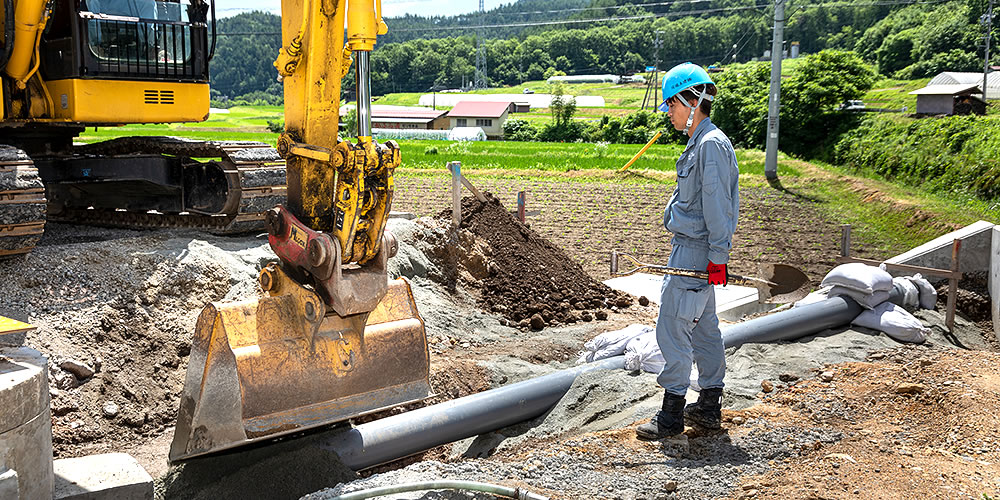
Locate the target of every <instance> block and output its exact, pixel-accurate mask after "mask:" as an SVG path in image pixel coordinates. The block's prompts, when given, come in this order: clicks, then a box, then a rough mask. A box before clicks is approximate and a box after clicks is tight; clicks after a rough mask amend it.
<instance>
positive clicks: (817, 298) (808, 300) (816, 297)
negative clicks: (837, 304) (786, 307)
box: [792, 286, 833, 308]
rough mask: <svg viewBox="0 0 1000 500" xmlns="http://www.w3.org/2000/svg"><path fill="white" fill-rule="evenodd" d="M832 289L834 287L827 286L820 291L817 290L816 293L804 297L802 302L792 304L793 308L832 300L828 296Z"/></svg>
mask: <svg viewBox="0 0 1000 500" xmlns="http://www.w3.org/2000/svg"><path fill="white" fill-rule="evenodd" d="M831 288H833V287H830V286H825V287H822V288H820V289H819V290H816V291H815V292H811V293H810V294H809V295H806V296H805V297H803V298H802V300H799V301H798V302H796V303H794V304H792V307H793V308H794V307H802V306H807V305H809V304H815V303H817V302H822V301H824V300H826V299H828V298H830V297H829V296H828V295H827V294H828V293H829V292H830V289H831Z"/></svg>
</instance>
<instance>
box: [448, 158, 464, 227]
mask: <svg viewBox="0 0 1000 500" xmlns="http://www.w3.org/2000/svg"><path fill="white" fill-rule="evenodd" d="M448 170H450V171H451V221H452V223H453V224H454V225H455V227H458V226H460V225H461V224H462V162H460V161H453V162H449V163H448Z"/></svg>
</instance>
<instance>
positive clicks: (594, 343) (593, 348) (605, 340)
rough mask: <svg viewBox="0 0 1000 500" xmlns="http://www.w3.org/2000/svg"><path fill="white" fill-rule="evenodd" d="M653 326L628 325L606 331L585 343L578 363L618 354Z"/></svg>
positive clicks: (651, 329)
mask: <svg viewBox="0 0 1000 500" xmlns="http://www.w3.org/2000/svg"><path fill="white" fill-rule="evenodd" d="M653 329H654V328H653V327H651V326H647V325H639V324H634V325H628V326H626V327H625V328H622V329H621V330H612V331H610V332H604V333H602V334H600V335H598V336H596V337H594V338H592V339H590V340H588V341H587V343H585V344H583V347H584V349H585V350H584V351H582V352H580V358H579V359H577V360H576V362H577V363H590V362H592V361H597V360H601V359H606V358H610V357H611V356H618V355H619V354H621V353H623V352H625V345H626V344H628V341H629V340H632V339H634V338H636V337H638V336H639V335H642V334H643V333H645V332H649V331H653Z"/></svg>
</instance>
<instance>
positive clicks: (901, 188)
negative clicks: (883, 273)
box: [81, 89, 1000, 256]
mask: <svg viewBox="0 0 1000 500" xmlns="http://www.w3.org/2000/svg"><path fill="white" fill-rule="evenodd" d="M640 91H641V89H640ZM891 92H897V93H902V94H903V95H905V92H900V90H898V89H892V90H891ZM908 97H912V96H908ZM639 98H640V99H641V93H640V95H639ZM903 99H905V98H903ZM280 117H281V109H280V108H278V107H235V108H231V109H230V110H229V113H227V114H213V115H212V116H211V118H210V119H209V121H207V122H204V123H195V124H162V125H131V126H127V127H117V128H100V129H98V130H97V131H96V132H95V131H94V129H88V130H87V131H86V132H85V133H84V134H83V135H82V136H81V140H84V141H87V142H91V141H95V140H103V139H108V138H112V137H118V136H122V135H176V136H184V137H191V138H201V139H209V140H257V141H264V142H268V143H271V144H274V143H275V141H276V140H277V137H278V134H275V133H272V132H269V131H268V130H267V128H266V126H267V121H268V120H272V121H273V120H276V119H280ZM869 119H870V120H896V121H899V122H900V123H903V122H905V121H906V120H910V121H913V120H912V119H906V118H903V117H901V116H900V115H891V116H890V115H880V116H873V117H871V118H869ZM992 119H993V118H992V117H991V120H992ZM927 120H933V119H924V120H919V122H922V123H927V124H928V125H927V127H931V128H933V127H932V125H930V124H932V123H933V122H931V121H927ZM955 120H956V121H959V120H960V118H956V119H955ZM900 126H902V125H900ZM901 130H902V129H901ZM900 134H903V135H902V136H901V137H906V136H907V135H905V134H906V133H904V132H900ZM993 134H994V135H993V137H996V138H998V139H995V140H994V143H995V141H998V140H1000V130H997V131H995V132H993ZM861 135H864V133H861ZM941 140H945V138H941ZM400 142H401V147H402V148H403V167H402V169H401V171H400V172H399V174H400V175H402V176H406V175H431V176H437V175H440V176H445V175H446V174H445V173H444V164H445V163H446V162H448V161H461V162H462V166H463V172H464V173H465V174H466V175H467V176H468V177H470V178H472V179H475V178H477V177H480V178H482V177H504V178H510V177H518V178H526V179H538V180H543V179H551V180H555V179H559V180H567V181H579V182H588V181H590V182H593V181H597V182H629V183H634V182H639V183H650V182H652V183H663V184H666V185H672V184H673V182H674V176H673V163H674V160H675V159H676V158H677V155H678V154H679V153H680V147H679V146H675V145H654V146H653V147H652V148H650V150H649V151H647V152H646V154H645V155H644V156H643V157H642V158H641V159H639V160H638V161H637V162H636V163H635V164H634V165H633V166H632V167H631V169H630V172H631V174H629V175H621V174H617V173H616V170H617V169H618V168H620V167H621V165H623V164H624V163H625V162H627V161H628V160H629V159H630V158H631V157H632V155H634V154H635V152H636V151H638V149H639V147H640V146H638V145H617V144H610V145H600V144H587V143H572V144H562V143H518V142H473V143H453V142H447V141H400ZM896 147H897V148H901V149H897V150H889V149H887V150H886V152H887V154H888V155H893V154H897V153H898V152H899V151H902V150H903V149H905V148H907V147H911V146H907V145H904V144H902V143H900V145H898V146H896ZM942 147H943V146H940V145H938V144H937V143H932V144H929V150H927V151H930V153H925V154H932V153H934V154H938V153H940V152H941V151H946V148H945V149H940V148H942ZM997 150H1000V148H997V147H995V146H994V151H997ZM852 151H855V152H858V153H859V154H860V153H861V152H864V151H872V146H871V145H869V144H865V145H864V146H861V147H857V148H853V149H852ZM738 157H739V158H738V159H739V162H740V173H741V181H740V182H741V186H743V187H744V188H745V189H749V188H754V187H764V186H767V183H766V181H765V179H764V175H763V172H764V155H763V153H762V152H760V151H756V150H741V151H739V152H738ZM996 157H997V155H994V158H996ZM844 163H845V164H846V165H848V167H851V165H852V164H851V159H850V158H847V159H845V161H844ZM996 170H997V172H998V176H997V177H998V178H1000V167H998V168H997V169H996ZM779 175H780V176H781V179H782V184H783V185H784V186H785V187H786V188H787V189H789V190H791V191H793V192H795V193H797V194H799V195H801V196H803V197H807V198H811V199H815V200H816V207H817V209H818V210H821V211H823V212H824V213H826V214H828V215H829V216H830V217H833V218H836V219H837V220H840V221H843V222H844V223H851V224H853V225H854V226H855V241H857V242H858V244H863V245H867V246H869V247H870V248H872V249H873V250H876V249H877V252H874V253H878V254H880V255H885V256H889V255H894V254H895V253H898V252H900V251H903V250H906V249H908V248H911V247H913V246H915V245H918V244H920V243H923V242H925V241H927V240H929V239H931V238H933V237H936V236H938V235H940V234H941V233H942V232H944V231H946V230H947V229H948V228H949V227H955V226H962V225H965V224H969V223H971V222H974V221H976V220H979V219H986V220H992V221H1000V207H998V204H997V203H994V202H987V201H983V200H982V199H980V198H977V197H975V196H971V195H970V194H969V193H968V192H959V191H954V190H951V191H948V190H942V189H940V188H939V187H937V188H935V186H931V185H927V186H924V185H918V184H914V183H912V182H911V183H907V182H903V180H901V179H899V178H896V179H895V180H893V181H886V180H883V179H882V178H881V177H882V176H881V175H880V174H879V172H877V171H875V170H874V169H857V168H856V167H854V169H852V170H848V168H846V167H840V166H834V165H826V164H818V163H810V162H804V161H800V160H796V159H792V158H787V157H785V156H784V155H782V156H781V157H780V163H779ZM917 210H919V211H920V212H919V213H917Z"/></svg>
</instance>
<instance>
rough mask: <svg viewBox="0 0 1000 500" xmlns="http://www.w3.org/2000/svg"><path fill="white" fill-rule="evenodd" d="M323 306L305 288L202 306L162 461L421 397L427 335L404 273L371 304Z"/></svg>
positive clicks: (425, 391) (423, 395) (426, 366)
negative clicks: (356, 310) (353, 310)
mask: <svg viewBox="0 0 1000 500" xmlns="http://www.w3.org/2000/svg"><path fill="white" fill-rule="evenodd" d="M282 277H284V275H283V274H282ZM324 310H325V308H324V307H323V302H322V301H321V300H320V298H319V296H318V295H316V294H315V293H313V292H311V291H309V289H306V288H301V289H299V291H298V292H296V293H288V294H283V295H278V296H270V297H264V298H261V299H258V300H252V301H246V302H240V303H229V304H221V303H213V304H210V305H208V306H207V307H205V309H204V310H203V311H202V313H201V316H200V317H199V318H198V324H197V327H196V331H195V335H194V342H193V344H192V347H191V355H190V358H189V361H188V370H187V378H186V380H185V383H184V392H183V394H182V395H181V403H180V410H179V412H178V415H177V427H176V429H175V431H174V439H173V443H172V444H171V446H170V456H169V458H170V461H171V462H176V461H179V460H184V459H188V458H191V457H195V456H198V455H203V454H206V453H212V452H216V451H220V450H225V449H228V448H234V447H237V446H241V445H245V444H249V443H252V442H255V441H259V440H264V439H269V438H273V437H275V436H279V435H282V434H288V433H292V432H296V431H300V430H303V429H308V428H311V427H317V426H321V425H324V424H330V423H334V422H338V421H342V420H346V419H349V418H352V417H356V416H359V415H363V414H366V413H371V412H375V411H379V410H382V409H386V408H390V407H393V406H396V405H399V404H403V403H408V402H412V401H418V400H421V399H424V398H426V397H427V395H428V394H429V393H430V385H429V382H428V375H429V365H430V360H429V356H428V352H427V337H426V333H425V332H424V323H423V320H422V319H421V318H420V316H419V314H418V313H417V308H416V304H415V303H414V301H413V292H412V291H411V290H410V286H409V284H408V283H407V282H406V281H405V280H402V279H397V280H393V281H391V282H390V283H389V286H388V291H387V293H386V295H385V297H384V298H382V300H381V301H380V302H379V303H378V306H377V307H376V308H375V309H374V310H373V311H372V312H371V313H368V314H357V315H353V316H348V317H341V316H339V315H337V314H336V313H333V312H330V313H328V314H324V313H323V311H324Z"/></svg>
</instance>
